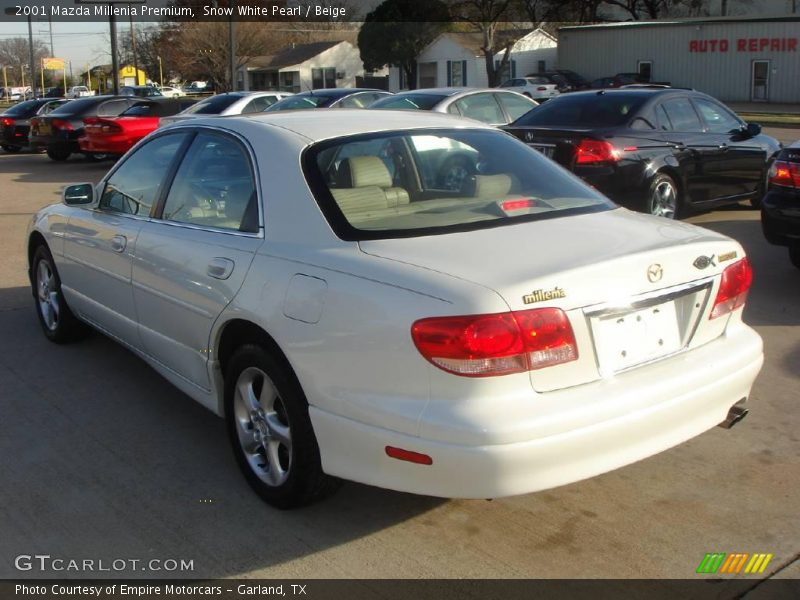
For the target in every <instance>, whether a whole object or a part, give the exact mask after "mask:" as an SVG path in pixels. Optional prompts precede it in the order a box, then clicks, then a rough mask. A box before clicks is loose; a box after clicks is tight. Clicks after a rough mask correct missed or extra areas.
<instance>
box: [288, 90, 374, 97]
mask: <svg viewBox="0 0 800 600" xmlns="http://www.w3.org/2000/svg"><path fill="white" fill-rule="evenodd" d="M359 92H386V90H379V89H376V88H322V89H318V90H308V91H306V92H300V93H299V94H295V96H329V97H330V96H333V97H335V96H342V97H344V96H349V95H350V94H357V93H359ZM387 93H388V92H387Z"/></svg>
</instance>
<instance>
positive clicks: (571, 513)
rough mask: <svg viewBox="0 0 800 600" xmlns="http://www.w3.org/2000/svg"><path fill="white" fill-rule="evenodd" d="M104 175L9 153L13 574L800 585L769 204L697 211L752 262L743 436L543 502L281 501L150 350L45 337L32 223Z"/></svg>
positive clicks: (799, 446) (796, 370)
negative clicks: (756, 350) (753, 364)
mask: <svg viewBox="0 0 800 600" xmlns="http://www.w3.org/2000/svg"><path fill="white" fill-rule="evenodd" d="M765 131H766V132H767V133H769V134H771V135H774V136H776V137H778V138H779V139H781V140H782V141H784V142H788V141H791V140H794V139H797V138H800V129H776V128H766V129H765ZM108 167H109V164H107V163H101V164H95V163H91V162H89V161H86V160H83V159H81V158H77V157H76V158H72V159H70V160H69V161H67V162H66V163H54V162H52V161H50V160H48V159H47V158H46V157H45V156H43V155H32V154H18V155H9V154H5V153H0V256H2V257H3V259H2V260H1V261H0V420H1V421H2V427H0V456H2V457H3V459H2V460H0V532H2V533H1V534H0V578H19V577H25V578H28V577H54V576H60V575H62V574H60V573H54V572H52V571H46V572H37V571H35V570H32V571H29V572H21V571H18V570H17V569H15V566H14V563H15V557H17V556H18V555H21V554H37V553H38V554H49V555H51V556H53V557H56V556H58V557H62V558H67V559H72V558H74V559H84V558H94V559H104V560H108V561H110V560H112V559H116V558H122V559H141V560H148V559H151V558H156V559H162V560H164V559H177V560H178V561H180V560H181V559H184V560H192V561H193V566H194V570H193V571H190V572H155V573H154V572H140V571H138V570H136V569H125V570H123V571H119V572H114V573H111V574H110V575H115V576H116V575H118V576H132V577H141V576H150V577H154V576H155V577H161V576H172V577H177V576H181V577H192V578H206V577H263V578H284V577H286V578H289V577H290V578H321V577H331V578H339V577H353V578H384V577H393V578H433V577H444V578H459V577H475V578H543V577H547V578H575V577H590V578H677V579H681V578H692V577H702V576H700V575H696V574H695V571H696V569H697V567H698V565H699V563H700V561H701V560H702V559H703V557H704V555H705V554H706V553H707V552H726V553H731V552H748V553H755V552H763V553H771V554H773V555H774V558H773V559H772V561H771V563H770V564H769V567H768V569H767V572H766V573H765V574H763V575H740V576H739V577H740V578H741V577H750V578H752V579H753V584H754V585H755V584H757V583H758V579H763V578H765V577H773V576H774V577H778V578H787V577H792V578H798V577H800V561H798V558H800V541H798V540H800V516H799V515H800V513H799V512H798V506H800V427H799V426H798V425H800V413H799V412H798V404H797V401H798V391H800V301H799V300H800V271H798V270H797V269H795V268H794V267H792V265H791V264H790V262H789V260H788V256H787V252H786V250H785V249H784V248H777V247H774V246H770V245H768V244H767V243H766V241H765V240H764V239H763V237H762V234H761V229H760V224H759V214H758V212H757V211H753V210H750V209H748V208H746V207H745V206H739V207H733V208H728V209H723V210H717V211H713V212H710V213H705V214H701V215H697V216H694V217H692V218H691V219H690V221H691V222H694V223H697V224H700V225H703V226H705V227H709V228H710V229H714V230H716V231H720V232H722V233H725V234H727V235H730V236H732V237H734V238H736V239H737V240H739V241H740V242H741V243H742V244H743V245H744V247H745V249H746V250H747V252H748V254H749V256H750V258H751V261H752V263H753V266H754V269H755V281H754V285H753V288H752V290H751V293H750V299H749V302H748V305H747V308H746V312H745V320H746V321H747V322H748V323H750V324H751V325H752V326H754V327H755V328H756V329H757V330H758V332H759V333H760V334H761V336H762V337H763V338H764V342H765V351H766V364H765V366H764V369H763V371H762V372H761V375H760V376H759V378H758V380H757V382H756V385H755V388H754V390H753V394H752V396H751V398H750V408H751V413H750V416H749V417H748V418H747V419H745V420H744V421H743V422H742V423H741V424H740V425H738V426H736V427H735V428H734V429H732V430H730V431H725V430H723V429H719V428H715V429H714V430H712V431H709V432H707V433H706V434H704V435H702V436H700V437H698V438H696V439H694V440H692V441H690V442H688V443H686V444H684V445H682V446H680V447H678V448H675V449H673V450H671V451H668V452H665V453H662V454H660V455H657V456H655V457H652V458H650V459H648V460H645V461H642V462H640V463H637V464H634V465H631V466H629V467H627V468H624V469H621V470H618V471H615V472H612V473H609V474H606V475H603V476H600V477H597V478H594V479H591V480H588V481H584V482H580V483H576V484H572V485H568V486H565V487H562V488H558V489H555V490H550V491H546V492H542V493H538V494H532V495H527V496H520V497H514V498H506V499H500V500H495V501H492V502H488V501H459V500H452V501H448V500H442V499H435V498H427V497H419V496H413V495H408V494H401V493H395V492H389V491H385V490H379V489H375V488H370V487H367V486H362V485H357V484H350V483H347V484H345V485H344V486H343V487H342V488H341V490H340V491H339V493H338V494H337V495H336V496H334V497H333V498H331V499H329V500H327V501H326V502H324V503H322V504H318V505H315V506H312V507H309V508H306V509H303V510H299V511H294V512H279V511H276V510H274V509H272V508H270V507H268V506H267V505H265V504H264V503H262V502H261V501H260V500H259V499H258V498H257V497H256V496H255V495H254V494H253V493H252V492H251V491H250V489H249V488H248V487H247V485H246V483H245V481H244V479H243V478H242V477H241V476H240V474H239V472H238V471H237V469H236V466H235V464H234V461H233V457H232V455H231V452H230V450H229V447H228V441H227V438H226V435H225V430H224V426H223V422H222V421H221V420H219V419H218V418H217V417H215V416H214V415H212V414H211V413H209V412H207V411H206V410H205V409H203V408H202V407H200V406H199V405H197V404H195V403H194V402H193V401H192V400H190V399H189V398H188V397H186V396H184V395H183V394H181V393H180V392H179V391H177V390H176V389H175V388H173V387H172V386H170V385H169V384H168V383H167V382H166V381H165V380H163V379H162V378H161V377H159V376H158V375H157V374H156V373H155V372H154V371H152V370H151V369H150V368H148V367H147V366H146V365H145V364H144V363H143V362H142V361H141V360H139V359H138V358H136V357H134V356H133V355H132V354H130V353H129V352H127V351H126V350H124V349H123V348H121V347H120V346H118V345H116V344H114V343H112V342H111V341H109V340H108V339H106V338H104V337H102V336H101V335H94V336H92V337H90V338H89V339H88V340H86V341H84V342H81V343H79V344H76V345H73V346H55V345H53V344H50V343H48V342H47V341H46V340H45V338H44V336H43V335H42V334H41V333H40V330H39V325H38V322H37V320H36V315H35V313H34V308H33V302H32V299H31V297H30V292H29V289H28V282H27V279H26V273H25V269H26V264H25V260H26V259H25V252H24V237H25V235H24V234H25V228H26V224H27V222H28V221H29V220H30V218H31V215H32V214H33V213H34V212H35V211H36V210H37V209H38V208H40V207H41V206H44V205H46V204H48V203H51V202H55V201H58V199H59V196H60V190H61V188H62V187H63V185H64V184H66V183H72V182H80V181H98V180H99V179H100V178H101V177H102V176H103V174H104V173H105V171H106V170H107V168H108ZM709 368H713V365H709ZM675 418H676V419H679V418H681V416H680V415H675ZM68 575H69V576H71V577H76V576H81V575H80V574H75V573H70V574H68ZM88 575H91V574H88ZM95 575H101V576H108V575H109V574H107V573H105V574H98V573H95ZM724 586H725V583H724V582H723V583H722V584H721V585H719V586H717V587H716V588H715V590H716V591H723V590H724Z"/></svg>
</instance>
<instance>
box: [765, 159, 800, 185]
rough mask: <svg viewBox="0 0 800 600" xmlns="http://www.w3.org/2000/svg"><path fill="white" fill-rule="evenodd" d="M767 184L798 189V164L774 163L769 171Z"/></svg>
mask: <svg viewBox="0 0 800 600" xmlns="http://www.w3.org/2000/svg"><path fill="white" fill-rule="evenodd" d="M769 182H770V183H773V184H775V185H784V186H789V187H792V186H794V187H800V164H797V163H790V162H785V161H782V160H777V161H775V162H774V163H773V164H772V166H771V167H770V169H769Z"/></svg>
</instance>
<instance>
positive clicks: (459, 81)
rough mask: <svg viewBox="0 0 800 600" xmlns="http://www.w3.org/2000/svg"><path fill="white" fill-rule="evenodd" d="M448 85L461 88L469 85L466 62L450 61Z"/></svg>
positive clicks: (448, 62)
mask: <svg viewBox="0 0 800 600" xmlns="http://www.w3.org/2000/svg"><path fill="white" fill-rule="evenodd" d="M447 71H448V77H447V79H448V85H452V86H453V87H461V86H465V85H467V61H465V60H448V61H447Z"/></svg>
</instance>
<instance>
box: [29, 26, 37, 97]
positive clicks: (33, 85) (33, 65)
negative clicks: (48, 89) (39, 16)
mask: <svg viewBox="0 0 800 600" xmlns="http://www.w3.org/2000/svg"><path fill="white" fill-rule="evenodd" d="M28 54H29V60H30V62H31V92H33V97H34V98H36V62H35V61H34V60H33V25H32V24H31V16H30V15H28Z"/></svg>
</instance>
